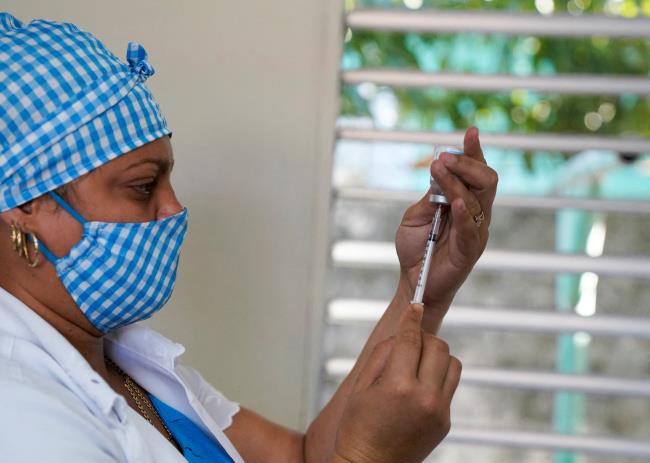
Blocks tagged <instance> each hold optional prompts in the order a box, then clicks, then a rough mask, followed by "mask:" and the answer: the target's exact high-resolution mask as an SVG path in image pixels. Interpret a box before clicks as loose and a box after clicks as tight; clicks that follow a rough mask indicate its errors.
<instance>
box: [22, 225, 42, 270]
mask: <svg viewBox="0 0 650 463" xmlns="http://www.w3.org/2000/svg"><path fill="white" fill-rule="evenodd" d="M28 236H29V237H30V238H31V239H32V244H33V245H34V258H30V257H29V252H28V251H27V240H25V259H26V260H27V265H29V266H30V267H31V268H34V267H36V266H37V265H38V264H39V263H40V262H41V252H40V250H39V249H38V244H39V243H38V238H36V235H34V234H33V233H30V234H29V235H28Z"/></svg>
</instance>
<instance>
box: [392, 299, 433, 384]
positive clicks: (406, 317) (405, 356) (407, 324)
mask: <svg viewBox="0 0 650 463" xmlns="http://www.w3.org/2000/svg"><path fill="white" fill-rule="evenodd" d="M423 311H424V306H423V305H422V304H411V305H409V306H408V307H406V308H405V310H404V312H402V316H401V318H400V321H399V326H398V328H397V334H396V335H395V345H394V346H393V351H392V352H391V354H390V357H389V359H388V364H387V365H386V376H387V377H389V378H392V379H399V380H400V381H401V380H404V379H405V378H412V379H415V378H417V372H418V366H419V364H420V355H421V354H422V328H421V325H422V314H423Z"/></svg>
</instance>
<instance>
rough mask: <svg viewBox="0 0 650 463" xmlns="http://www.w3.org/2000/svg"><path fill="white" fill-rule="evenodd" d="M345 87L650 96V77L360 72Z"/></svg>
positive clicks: (352, 74)
mask: <svg viewBox="0 0 650 463" xmlns="http://www.w3.org/2000/svg"><path fill="white" fill-rule="evenodd" d="M342 80H343V83H344V84H348V85H356V84H361V83H365V82H372V83H374V84H377V85H387V86H391V87H406V88H427V87H439V88H444V89H451V90H470V91H482V92H492V91H494V92H511V91H512V90H514V89H526V90H533V91H539V92H549V93H558V94H572V95H621V94H624V93H627V94H630V93H632V94H639V95H650V79H648V78H647V77H620V76H612V75H603V76H595V75H590V74H564V75H556V76H513V75H509V74H491V75H485V74H461V73H453V72H439V73H426V72H420V71H412V70H399V69H357V70H353V71H346V72H344V73H343V76H342Z"/></svg>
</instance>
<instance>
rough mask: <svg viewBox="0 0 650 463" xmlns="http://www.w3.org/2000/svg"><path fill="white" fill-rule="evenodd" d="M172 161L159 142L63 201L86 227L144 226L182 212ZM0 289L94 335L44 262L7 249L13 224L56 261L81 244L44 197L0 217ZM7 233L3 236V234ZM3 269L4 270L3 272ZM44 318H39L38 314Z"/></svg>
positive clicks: (74, 228) (88, 178) (117, 162)
mask: <svg viewBox="0 0 650 463" xmlns="http://www.w3.org/2000/svg"><path fill="white" fill-rule="evenodd" d="M173 165H174V157H173V152H172V147H171V143H170V141H169V137H166V136H165V137H162V138H159V139H157V140H155V141H153V142H151V143H148V144H146V145H144V146H142V147H140V148H138V149H135V150H133V151H131V152H129V153H127V154H124V155H122V156H120V157H118V158H116V159H114V160H112V161H110V162H108V163H106V164H104V165H103V166H101V167H99V168H97V169H95V170H94V171H92V172H90V173H89V174H86V175H85V176H83V177H81V178H79V179H78V180H76V181H74V182H73V183H72V184H70V185H69V186H67V187H66V188H64V190H63V197H64V199H65V200H66V201H67V202H68V203H69V204H70V205H71V206H72V207H73V208H74V209H75V210H76V211H77V212H78V213H79V214H81V216H82V217H84V218H85V219H86V220H88V221H100V222H149V221H153V220H160V219H163V218H165V217H169V216H172V215H175V214H177V213H179V212H181V211H182V210H183V207H182V206H181V204H180V203H179V202H178V200H177V199H176V195H175V193H174V189H173V188H172V185H171V178H170V177H171V171H172V167H173ZM0 218H1V219H2V221H1V222H4V224H3V227H2V228H3V230H1V231H2V232H3V233H1V234H0V236H1V238H0V259H1V261H2V262H3V265H2V267H4V268H5V269H11V271H10V272H9V271H7V272H2V271H1V270H0V283H1V285H2V286H5V287H8V286H10V287H12V288H18V291H24V292H25V293H26V296H27V297H29V298H33V299H35V300H36V301H38V302H39V303H41V304H42V305H44V306H45V307H48V308H50V309H51V310H52V311H53V312H54V313H55V314H56V315H57V316H60V317H63V318H65V319H67V320H68V321H72V322H73V323H74V324H75V325H77V326H80V327H82V328H83V329H85V330H86V331H91V332H93V333H95V334H96V333H98V332H97V331H96V330H94V328H92V326H91V325H90V324H89V322H87V320H85V318H84V317H83V314H82V313H81V311H79V310H78V309H77V308H76V305H75V304H74V302H73V301H72V298H71V297H70V296H69V295H68V294H67V292H66V290H65V288H64V287H63V285H62V284H61V282H60V281H59V279H58V277H57V275H56V270H55V269H54V266H53V265H52V264H51V263H50V262H49V261H47V260H45V259H41V263H40V264H39V265H38V266H37V267H36V268H34V269H31V268H29V267H28V266H27V263H26V262H25V261H24V260H23V259H22V258H21V257H19V256H18V255H17V254H16V253H15V252H13V249H12V247H11V241H10V239H9V238H8V237H9V233H8V230H9V225H10V224H13V223H17V224H19V225H20V228H21V229H22V230H25V231H27V232H29V233H32V234H34V236H36V237H37V238H38V239H39V240H40V241H41V242H42V243H44V244H45V245H46V246H47V247H48V249H49V250H50V251H52V253H54V255H55V256H57V257H59V258H60V257H63V256H65V255H67V254H68V253H69V251H70V249H72V247H73V246H74V245H75V244H76V243H78V242H79V241H80V240H81V237H82V234H83V226H82V225H81V224H80V223H79V222H77V221H76V220H75V219H74V218H73V217H72V216H70V214H68V212H66V211H65V210H64V209H63V208H61V207H60V206H58V205H57V204H56V203H55V202H54V200H53V199H52V198H51V197H49V195H43V196H41V197H39V198H37V199H35V200H33V201H31V202H29V203H27V204H25V205H23V206H21V207H18V208H14V209H11V210H9V211H6V212H3V213H1V214H0ZM5 231H6V233H5ZM4 264H7V265H6V266H5V265H4ZM41 315H43V314H41Z"/></svg>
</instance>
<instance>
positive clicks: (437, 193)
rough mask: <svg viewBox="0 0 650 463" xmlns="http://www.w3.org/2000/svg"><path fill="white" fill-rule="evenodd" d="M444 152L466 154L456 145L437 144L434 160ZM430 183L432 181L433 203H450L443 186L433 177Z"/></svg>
mask: <svg viewBox="0 0 650 463" xmlns="http://www.w3.org/2000/svg"><path fill="white" fill-rule="evenodd" d="M442 153H449V154H453V155H456V156H462V155H463V154H465V153H464V151H463V150H462V149H460V148H457V147H455V146H437V147H436V149H435V151H434V152H433V159H434V161H437V160H438V159H439V158H440V155H441V154H442ZM430 183H431V194H430V195H429V202H430V203H432V204H449V201H448V200H447V198H446V197H445V194H444V193H443V191H442V188H440V185H438V183H437V182H436V180H435V179H434V178H433V177H431V180H430Z"/></svg>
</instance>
